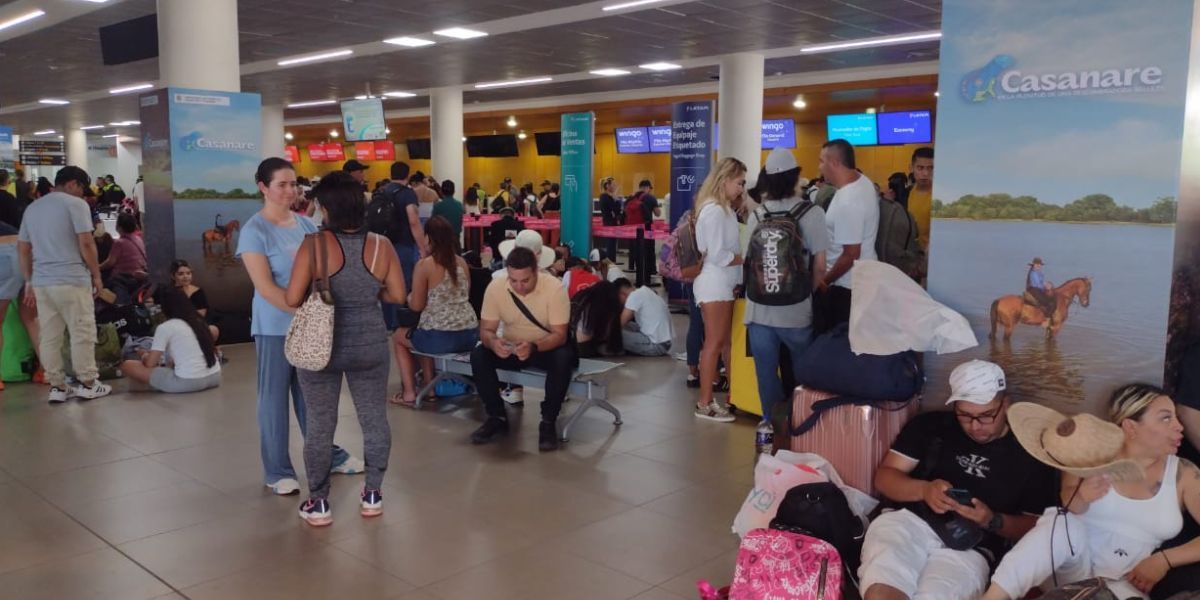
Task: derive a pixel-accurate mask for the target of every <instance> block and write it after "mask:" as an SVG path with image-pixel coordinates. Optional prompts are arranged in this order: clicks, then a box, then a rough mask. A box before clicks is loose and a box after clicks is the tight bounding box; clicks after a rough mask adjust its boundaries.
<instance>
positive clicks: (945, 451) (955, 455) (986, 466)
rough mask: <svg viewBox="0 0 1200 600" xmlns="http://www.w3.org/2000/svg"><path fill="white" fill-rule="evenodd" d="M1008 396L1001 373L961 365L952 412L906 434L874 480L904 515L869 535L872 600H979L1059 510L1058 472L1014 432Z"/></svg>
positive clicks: (927, 418) (863, 581)
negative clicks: (1005, 559) (1021, 545)
mask: <svg viewBox="0 0 1200 600" xmlns="http://www.w3.org/2000/svg"><path fill="white" fill-rule="evenodd" d="M1006 389H1007V384H1006V381H1005V376H1004V371H1003V370H1002V369H1001V368H1000V367H999V365H996V364H994V363H990V362H985V361H981V360H973V361H970V362H966V363H963V364H961V365H959V366H958V367H957V368H955V369H954V372H952V373H951V374H950V390H951V393H950V399H949V400H947V401H946V404H947V405H949V406H951V407H952V410H951V411H937V412H929V413H924V414H921V415H919V416H917V417H915V418H914V419H913V420H912V421H910V422H909V423H908V424H907V425H905V427H904V429H903V430H902V431H901V432H900V435H899V437H897V438H896V443H895V444H894V445H893V446H892V450H891V452H890V453H889V454H888V456H886V457H885V458H884V459H883V462H882V463H881V464H880V465H879V470H878V471H877V472H876V474H875V487H876V488H878V489H879V491H880V493H882V494H883V496H884V497H885V498H886V499H887V500H889V501H891V502H892V503H893V505H895V506H897V507H898V510H893V511H890V512H884V513H883V514H882V515H880V516H879V517H878V518H877V519H876V520H875V521H874V522H872V523H871V526H870V528H868V529H867V536H866V539H865V541H864V542H863V551H862V567H861V568H860V569H859V579H860V589H862V590H864V594H863V599H864V600H893V599H895V600H900V599H907V598H938V599H939V600H942V599H945V600H954V599H962V600H968V599H973V598H978V597H979V595H980V594H982V593H983V592H984V590H985V589H986V586H987V582H988V577H989V575H990V573H991V569H992V568H994V567H995V565H996V564H997V563H998V562H999V559H1000V556H1001V555H1002V554H1003V553H1004V552H1005V551H1006V550H1007V549H1008V548H1009V547H1010V546H1011V545H1012V543H1013V542H1015V541H1016V540H1018V539H1020V537H1021V536H1022V535H1024V534H1025V532H1027V531H1029V530H1030V529H1031V528H1032V527H1033V525H1034V523H1035V522H1036V521H1037V516H1038V515H1040V514H1041V513H1042V511H1043V510H1044V509H1045V508H1046V507H1047V506H1050V505H1052V504H1054V501H1055V498H1054V495H1055V491H1056V490H1057V486H1056V484H1055V478H1054V472H1053V471H1052V470H1051V469H1049V468H1047V467H1044V466H1043V465H1042V464H1041V463H1039V462H1038V461H1036V460H1035V459H1033V457H1031V456H1029V454H1027V453H1026V452H1025V450H1024V449H1023V448H1022V447H1021V445H1020V444H1019V443H1018V442H1017V440H1016V437H1015V436H1013V434H1012V432H1011V431H1010V430H1009V427H1008V420H1007V415H1008V406H1009V398H1008V394H1007V391H1006ZM946 524H955V525H957V529H951V528H948V527H945V525H946ZM964 540H966V541H965V543H963V542H964ZM956 548H957V549H956Z"/></svg>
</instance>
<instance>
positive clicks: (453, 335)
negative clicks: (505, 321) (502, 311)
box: [409, 327, 479, 354]
mask: <svg viewBox="0 0 1200 600" xmlns="http://www.w3.org/2000/svg"><path fill="white" fill-rule="evenodd" d="M409 339H410V341H412V347H413V350H416V351H417V352H420V353H422V354H454V353H457V352H467V351H468V350H470V349H471V348H474V347H475V344H477V343H479V329H478V328H474V327H472V328H471V329H463V330H460V331H437V330H434V329H414V330H413V331H412V336H411V337H410V338H409Z"/></svg>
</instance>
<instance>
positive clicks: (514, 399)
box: [500, 388, 525, 406]
mask: <svg viewBox="0 0 1200 600" xmlns="http://www.w3.org/2000/svg"><path fill="white" fill-rule="evenodd" d="M500 399H501V400H503V401H505V402H506V403H508V404H511V405H513V406H524V405H525V388H504V389H502V390H500Z"/></svg>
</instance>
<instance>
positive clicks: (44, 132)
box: [33, 129, 58, 135]
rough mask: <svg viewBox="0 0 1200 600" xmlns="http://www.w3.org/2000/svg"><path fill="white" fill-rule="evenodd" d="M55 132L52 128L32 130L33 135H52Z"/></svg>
mask: <svg viewBox="0 0 1200 600" xmlns="http://www.w3.org/2000/svg"><path fill="white" fill-rule="evenodd" d="M55 133H58V132H57V131H54V130H53V129H43V130H41V131H35V132H33V135H54V134H55Z"/></svg>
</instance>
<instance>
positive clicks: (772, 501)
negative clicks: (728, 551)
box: [733, 452, 829, 537]
mask: <svg viewBox="0 0 1200 600" xmlns="http://www.w3.org/2000/svg"><path fill="white" fill-rule="evenodd" d="M782 453H783V452H781V454H782ZM787 454H792V453H791V452H788V453H787ZM820 481H829V478H828V477H827V476H826V475H824V474H823V473H821V472H820V471H818V470H817V469H815V468H813V467H810V466H808V465H805V464H800V463H797V462H795V461H792V462H788V461H786V460H781V459H780V458H778V457H776V456H771V455H770V454H763V455H762V456H760V457H759V459H758V464H756V465H755V466H754V489H752V490H750V494H749V495H747V496H746V500H745V502H743V503H742V508H741V509H740V510H738V513H737V516H735V517H734V519H733V532H734V533H736V534H738V537H745V536H746V533H747V532H749V531H750V530H751V529H762V528H765V527H767V526H768V525H770V524H771V519H774V518H775V513H776V511H778V510H779V503H780V502H782V501H783V497H784V496H786V495H787V493H788V490H790V489H792V488H794V487H796V486H798V485H800V484H804V483H816V482H820Z"/></svg>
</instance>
